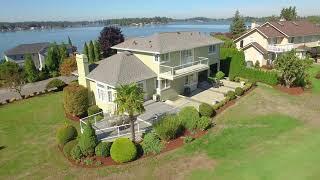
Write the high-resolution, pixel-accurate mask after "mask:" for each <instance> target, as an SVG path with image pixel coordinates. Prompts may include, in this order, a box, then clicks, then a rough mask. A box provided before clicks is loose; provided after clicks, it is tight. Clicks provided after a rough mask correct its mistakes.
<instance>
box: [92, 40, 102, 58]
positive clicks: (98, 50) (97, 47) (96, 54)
mask: <svg viewBox="0 0 320 180" xmlns="http://www.w3.org/2000/svg"><path fill="white" fill-rule="evenodd" d="M93 46H94V57H95V61H100V58H101V48H100V44H99V43H98V42H97V41H94V44H93Z"/></svg>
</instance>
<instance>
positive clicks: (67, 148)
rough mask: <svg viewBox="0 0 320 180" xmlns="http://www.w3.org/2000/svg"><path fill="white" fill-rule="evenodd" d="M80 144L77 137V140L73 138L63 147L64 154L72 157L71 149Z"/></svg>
mask: <svg viewBox="0 0 320 180" xmlns="http://www.w3.org/2000/svg"><path fill="white" fill-rule="evenodd" d="M77 144H78V141H77V140H76V139H75V140H72V141H69V142H68V143H67V144H65V145H64V147H63V154H64V155H65V156H66V157H68V158H70V157H71V150H72V149H73V147H74V146H76V145H77Z"/></svg>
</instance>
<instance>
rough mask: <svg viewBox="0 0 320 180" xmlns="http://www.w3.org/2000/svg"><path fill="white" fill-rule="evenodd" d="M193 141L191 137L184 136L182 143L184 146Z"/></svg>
mask: <svg viewBox="0 0 320 180" xmlns="http://www.w3.org/2000/svg"><path fill="white" fill-rule="evenodd" d="M193 140H194V138H193V137H191V136H186V137H185V138H184V139H183V142H184V143H185V144H188V143H191V142H192V141H193Z"/></svg>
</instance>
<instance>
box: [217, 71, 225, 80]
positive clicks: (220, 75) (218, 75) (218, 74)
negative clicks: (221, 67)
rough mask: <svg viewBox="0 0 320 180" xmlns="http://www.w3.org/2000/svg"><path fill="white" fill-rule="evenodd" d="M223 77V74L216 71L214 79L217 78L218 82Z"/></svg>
mask: <svg viewBox="0 0 320 180" xmlns="http://www.w3.org/2000/svg"><path fill="white" fill-rule="evenodd" d="M224 76H225V74H224V73H223V72H222V71H218V72H217V73H216V78H217V79H218V80H221V79H223V78H224Z"/></svg>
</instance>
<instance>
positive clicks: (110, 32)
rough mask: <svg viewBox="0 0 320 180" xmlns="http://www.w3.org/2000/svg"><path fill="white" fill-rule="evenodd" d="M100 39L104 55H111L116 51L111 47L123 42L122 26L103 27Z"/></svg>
mask: <svg viewBox="0 0 320 180" xmlns="http://www.w3.org/2000/svg"><path fill="white" fill-rule="evenodd" d="M98 41H99V44H100V47H101V51H102V55H103V57H109V56H111V55H113V54H115V53H116V50H113V49H111V47H112V46H114V45H116V44H119V43H121V42H123V41H124V37H123V34H122V32H121V30H120V28H118V27H112V26H110V27H105V28H103V29H102V31H101V32H100V36H99V39H98Z"/></svg>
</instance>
